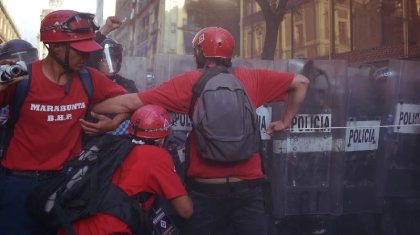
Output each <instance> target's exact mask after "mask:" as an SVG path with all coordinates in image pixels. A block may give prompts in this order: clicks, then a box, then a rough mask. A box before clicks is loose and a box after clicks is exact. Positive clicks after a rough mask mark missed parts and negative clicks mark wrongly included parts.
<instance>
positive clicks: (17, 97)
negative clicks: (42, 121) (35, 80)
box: [9, 64, 32, 125]
mask: <svg viewBox="0 0 420 235" xmlns="http://www.w3.org/2000/svg"><path fill="white" fill-rule="evenodd" d="M27 68H28V74H27V75H25V79H23V80H21V81H20V82H18V84H17V85H16V90H15V93H14V94H13V100H12V103H11V105H10V107H9V110H10V112H11V115H10V117H11V118H12V121H13V125H14V123H16V122H17V120H18V119H19V113H20V110H21V109H22V106H23V102H24V101H25V99H26V96H27V95H28V91H29V87H30V86H31V81H32V78H31V74H32V64H28V65H27Z"/></svg>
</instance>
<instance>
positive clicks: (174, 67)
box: [153, 54, 196, 85]
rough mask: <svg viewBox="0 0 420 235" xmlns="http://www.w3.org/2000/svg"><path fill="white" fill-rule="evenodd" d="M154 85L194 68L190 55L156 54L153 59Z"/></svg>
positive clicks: (192, 58)
mask: <svg viewBox="0 0 420 235" xmlns="http://www.w3.org/2000/svg"><path fill="white" fill-rule="evenodd" d="M153 68H154V75H155V80H156V85H159V84H161V83H162V82H164V81H166V80H169V79H170V78H171V77H173V76H175V75H178V74H181V73H184V72H187V71H190V70H193V69H195V68H196V65H195V61H194V57H193V56H192V55H175V54H156V56H155V60H154V65H153Z"/></svg>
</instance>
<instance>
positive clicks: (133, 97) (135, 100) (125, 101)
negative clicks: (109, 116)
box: [93, 93, 143, 113]
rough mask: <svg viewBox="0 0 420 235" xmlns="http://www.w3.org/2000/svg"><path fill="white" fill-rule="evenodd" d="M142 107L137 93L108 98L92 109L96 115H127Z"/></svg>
mask: <svg viewBox="0 0 420 235" xmlns="http://www.w3.org/2000/svg"><path fill="white" fill-rule="evenodd" d="M141 106H143V102H142V101H141V100H140V98H139V97H138V96H137V93H130V94H125V95H120V96H115V97H112V98H109V99H107V100H105V101H103V102H101V103H99V104H96V105H95V106H94V107H93V111H94V112H97V113H129V112H133V111H135V110H136V109H138V108H140V107H141Z"/></svg>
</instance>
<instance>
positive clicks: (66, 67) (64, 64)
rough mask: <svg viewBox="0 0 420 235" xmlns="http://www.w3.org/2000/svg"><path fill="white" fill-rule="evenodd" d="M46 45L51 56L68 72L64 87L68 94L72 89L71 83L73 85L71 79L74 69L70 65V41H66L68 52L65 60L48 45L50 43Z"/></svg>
mask: <svg viewBox="0 0 420 235" xmlns="http://www.w3.org/2000/svg"><path fill="white" fill-rule="evenodd" d="M45 47H46V48H47V49H48V52H49V54H50V55H51V57H52V58H53V59H54V60H55V61H56V62H57V63H58V64H59V65H60V66H61V67H62V68H63V69H64V71H65V72H66V76H67V79H66V87H65V89H64V94H66V95H68V94H69V91H70V85H71V81H72V78H73V76H72V71H71V69H70V67H69V57H70V56H69V54H70V43H66V52H65V54H64V61H63V60H61V59H60V58H58V56H57V54H56V53H55V52H54V51H53V50H51V49H50V47H48V45H45Z"/></svg>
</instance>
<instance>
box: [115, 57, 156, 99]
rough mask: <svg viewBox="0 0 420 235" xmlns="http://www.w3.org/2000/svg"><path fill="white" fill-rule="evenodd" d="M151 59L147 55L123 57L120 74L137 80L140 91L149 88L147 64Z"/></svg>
mask: <svg viewBox="0 0 420 235" xmlns="http://www.w3.org/2000/svg"><path fill="white" fill-rule="evenodd" d="M148 63H149V61H148V59H147V58H145V57H131V56H125V57H123V63H122V65H121V70H120V72H119V74H120V75H121V76H123V77H125V78H127V79H131V80H133V81H134V82H135V84H136V87H137V89H138V90H139V91H143V90H146V89H147V80H146V74H147V65H148Z"/></svg>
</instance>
